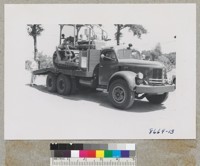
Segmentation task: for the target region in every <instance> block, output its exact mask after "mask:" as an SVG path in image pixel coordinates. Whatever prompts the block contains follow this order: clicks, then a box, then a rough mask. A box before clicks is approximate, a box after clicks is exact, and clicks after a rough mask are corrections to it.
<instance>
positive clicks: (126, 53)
mask: <svg viewBox="0 0 200 166" xmlns="http://www.w3.org/2000/svg"><path fill="white" fill-rule="evenodd" d="M116 53H117V58H118V59H140V55H139V54H138V53H137V52H135V51H133V50H131V49H118V50H116Z"/></svg>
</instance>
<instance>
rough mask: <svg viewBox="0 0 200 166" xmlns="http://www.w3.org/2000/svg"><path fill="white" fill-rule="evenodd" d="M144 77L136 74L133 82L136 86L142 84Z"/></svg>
mask: <svg viewBox="0 0 200 166" xmlns="http://www.w3.org/2000/svg"><path fill="white" fill-rule="evenodd" d="M143 78H144V75H143V74H142V73H140V72H139V73H137V76H136V77H135V81H136V84H137V85H140V84H143V82H144V80H143Z"/></svg>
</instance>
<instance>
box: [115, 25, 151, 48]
mask: <svg viewBox="0 0 200 166" xmlns="http://www.w3.org/2000/svg"><path fill="white" fill-rule="evenodd" d="M115 26H116V28H117V32H116V33H115V39H116V40H117V45H119V44H120V39H121V37H122V32H121V31H122V30H123V29H125V28H129V31H131V32H132V33H133V36H137V37H138V38H141V36H142V34H146V33H147V30H146V29H145V28H144V27H143V26H142V25H138V24H115Z"/></svg>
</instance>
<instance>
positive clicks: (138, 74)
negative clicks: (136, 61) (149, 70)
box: [137, 72, 144, 80]
mask: <svg viewBox="0 0 200 166" xmlns="http://www.w3.org/2000/svg"><path fill="white" fill-rule="evenodd" d="M137 77H138V78H139V79H141V80H142V79H143V78H144V75H143V74H142V73H140V72H139V73H137Z"/></svg>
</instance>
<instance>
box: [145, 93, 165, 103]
mask: <svg viewBox="0 0 200 166" xmlns="http://www.w3.org/2000/svg"><path fill="white" fill-rule="evenodd" d="M146 98H147V100H148V101H149V102H150V103H152V104H161V103H163V102H164V101H166V100H167V98H168V93H163V94H161V95H147V96H146Z"/></svg>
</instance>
